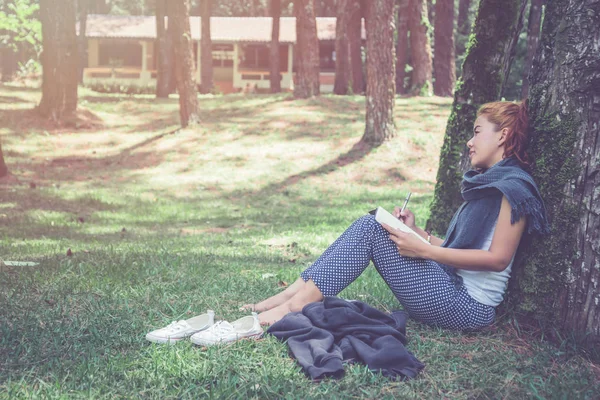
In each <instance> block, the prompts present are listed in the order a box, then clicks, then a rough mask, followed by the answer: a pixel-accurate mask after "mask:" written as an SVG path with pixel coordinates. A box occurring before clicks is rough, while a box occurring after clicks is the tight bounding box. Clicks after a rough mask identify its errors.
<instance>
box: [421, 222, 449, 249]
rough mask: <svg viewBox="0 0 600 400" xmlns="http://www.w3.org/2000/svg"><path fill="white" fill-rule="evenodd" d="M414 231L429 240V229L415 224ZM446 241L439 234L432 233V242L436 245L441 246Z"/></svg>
mask: <svg viewBox="0 0 600 400" xmlns="http://www.w3.org/2000/svg"><path fill="white" fill-rule="evenodd" d="M413 231H415V232H417V233H418V234H419V235H420V236H421V237H422V238H423V239H425V240H427V236H428V235H427V231H425V230H423V229H421V228H419V227H418V226H416V225H415V226H414V228H413ZM442 243H444V239H440V238H439V237H437V236H433V235H431V244H432V245H434V246H438V247H439V246H441V245H442Z"/></svg>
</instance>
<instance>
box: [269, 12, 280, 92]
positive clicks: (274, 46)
mask: <svg viewBox="0 0 600 400" xmlns="http://www.w3.org/2000/svg"><path fill="white" fill-rule="evenodd" d="M280 17H281V0H271V18H273V25H272V26H271V52H270V58H271V60H270V61H271V62H270V66H271V73H270V79H271V93H279V92H281V71H280V67H279V18H280Z"/></svg>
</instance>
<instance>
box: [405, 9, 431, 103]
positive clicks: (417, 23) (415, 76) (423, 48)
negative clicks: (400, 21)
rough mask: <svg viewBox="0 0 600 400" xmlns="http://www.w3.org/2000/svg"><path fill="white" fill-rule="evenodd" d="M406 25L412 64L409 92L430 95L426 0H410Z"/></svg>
mask: <svg viewBox="0 0 600 400" xmlns="http://www.w3.org/2000/svg"><path fill="white" fill-rule="evenodd" d="M408 27H409V29H410V54H411V59H412V66H413V71H412V84H411V89H410V93H411V94H412V95H413V96H417V95H423V96H428V95H431V89H432V86H431V82H432V80H433V78H432V60H431V43H430V41H429V33H428V31H429V20H428V18H427V0H410V16H409V19H408Z"/></svg>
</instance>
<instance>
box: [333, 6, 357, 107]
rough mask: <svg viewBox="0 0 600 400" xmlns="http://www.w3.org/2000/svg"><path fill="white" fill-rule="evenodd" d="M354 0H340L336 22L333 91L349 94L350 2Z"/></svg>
mask: <svg viewBox="0 0 600 400" xmlns="http://www.w3.org/2000/svg"><path fill="white" fill-rule="evenodd" d="M351 2H353V0H338V1H337V2H336V6H337V18H336V22H335V82H334V85H333V93H335V94H342V95H344V94H348V87H349V84H350V81H351V71H352V69H351V66H350V54H349V40H348V28H349V26H348V25H349V23H350V10H349V7H348V6H349V5H350V4H349V3H351Z"/></svg>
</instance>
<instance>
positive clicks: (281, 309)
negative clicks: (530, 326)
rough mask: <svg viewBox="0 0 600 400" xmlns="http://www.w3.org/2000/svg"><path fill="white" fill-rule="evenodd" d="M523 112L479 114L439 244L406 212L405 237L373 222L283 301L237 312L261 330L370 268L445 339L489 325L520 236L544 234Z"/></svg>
mask: <svg viewBox="0 0 600 400" xmlns="http://www.w3.org/2000/svg"><path fill="white" fill-rule="evenodd" d="M526 132H527V110H526V105H525V104H524V103H521V104H515V103H511V102H493V103H488V104H484V105H483V106H482V107H481V108H480V109H479V111H478V112H477V119H476V120H475V124H474V127H473V137H472V138H471V139H470V140H469V141H468V142H467V146H468V148H469V157H470V160H471V165H472V166H473V168H474V169H473V170H470V171H468V172H467V173H466V174H465V175H464V177H463V182H462V189H461V192H462V197H463V199H464V200H465V201H464V203H463V204H462V206H461V207H460V208H459V209H458V211H457V212H456V213H455V215H454V217H453V218H452V221H451V222H450V226H449V227H448V231H447V233H446V240H442V239H440V238H437V237H435V236H431V235H430V234H429V233H428V232H426V231H424V230H423V229H421V228H419V227H417V226H416V225H415V216H414V214H413V213H412V212H410V211H409V210H404V211H402V212H400V210H399V209H398V208H396V209H395V210H394V215H395V216H396V217H397V218H400V219H401V220H402V221H403V222H404V223H405V224H406V225H408V226H409V227H411V228H412V229H413V230H415V231H416V232H417V233H418V234H420V235H421V236H423V238H427V240H428V241H429V242H430V243H431V245H429V244H427V243H424V242H423V241H421V240H419V238H417V237H415V236H413V235H412V234H408V233H404V232H401V231H399V230H396V229H394V228H391V227H389V226H387V225H383V226H382V225H380V224H379V223H378V222H377V221H375V217H374V216H373V215H366V216H364V217H361V218H359V219H358V220H357V221H355V222H354V223H353V224H352V225H351V226H350V227H349V228H348V229H347V230H346V231H345V232H344V233H343V234H342V235H341V236H340V237H339V238H338V239H337V240H336V241H335V242H334V243H333V244H332V245H331V246H330V247H329V248H328V249H327V250H326V251H325V252H324V253H323V255H321V257H319V259H317V261H315V263H314V264H312V265H311V266H310V267H309V268H307V269H306V270H305V271H304V272H302V273H301V274H300V278H298V280H296V281H295V282H294V283H293V284H292V285H290V286H289V287H288V288H287V289H286V290H285V291H283V292H281V293H279V294H277V295H275V296H273V297H270V298H268V299H266V300H264V301H262V302H260V303H258V304H247V305H245V306H244V307H245V308H250V309H254V310H255V311H259V312H261V313H260V314H259V319H260V321H261V324H264V325H267V324H272V323H274V322H276V321H278V320H280V319H281V318H283V317H284V316H285V315H286V314H287V313H289V312H292V311H301V310H302V308H303V307H304V306H305V305H306V304H309V303H312V302H316V301H320V300H322V299H323V296H335V295H337V294H338V293H339V292H341V291H342V290H343V289H344V288H346V287H347V286H348V285H349V284H350V283H352V282H353V281H354V280H355V279H356V278H358V276H359V275H360V274H361V273H362V272H363V271H364V270H365V269H366V268H367V266H368V265H369V263H370V261H373V264H374V265H375V268H376V269H377V271H378V272H379V274H380V275H381V276H382V277H383V279H384V280H385V282H386V283H387V284H388V286H389V287H390V288H391V290H392V292H393V293H394V295H395V296H396V298H397V299H398V301H400V303H401V304H402V306H403V308H404V309H405V310H406V311H407V312H408V313H409V315H410V316H411V317H412V318H414V319H416V320H419V321H421V322H424V323H427V324H431V325H436V326H440V327H443V328H450V329H477V328H482V327H485V326H487V325H489V324H491V323H492V322H493V321H494V317H495V307H496V306H497V305H498V304H499V303H500V302H501V301H502V299H503V296H504V291H505V289H506V285H507V281H508V278H509V276H510V270H511V266H512V263H513V259H514V254H515V252H516V250H517V247H518V245H519V241H520V240H521V236H522V235H523V232H524V231H525V230H526V229H527V232H528V233H533V232H538V233H547V232H548V224H547V222H546V216H545V209H544V205H543V202H542V199H541V198H540V194H539V191H538V189H537V186H536V184H535V182H534V181H533V179H532V178H531V176H530V175H529V174H528V173H527V172H526V171H525V170H524V168H526V167H527V166H528V165H529V158H528V155H527V154H526V152H525V148H526V139H527V138H526Z"/></svg>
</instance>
